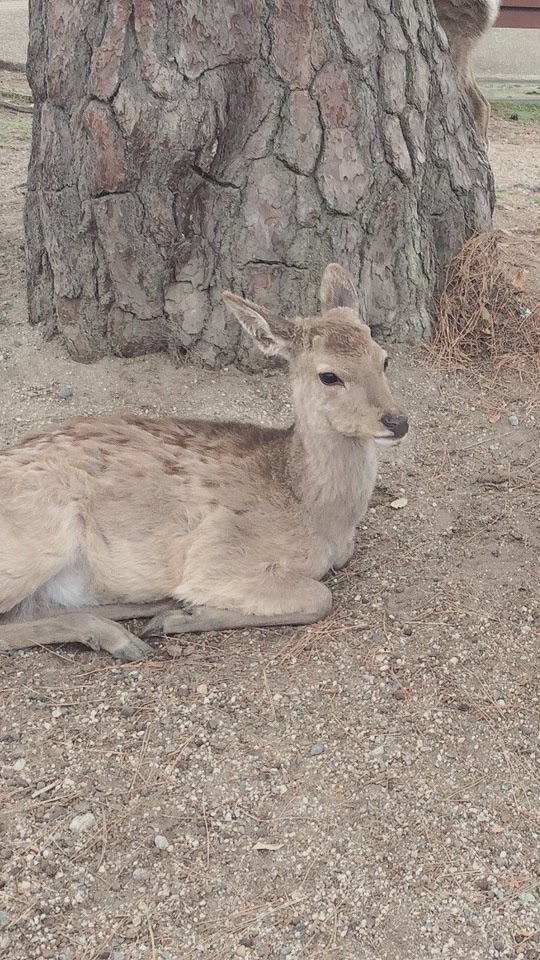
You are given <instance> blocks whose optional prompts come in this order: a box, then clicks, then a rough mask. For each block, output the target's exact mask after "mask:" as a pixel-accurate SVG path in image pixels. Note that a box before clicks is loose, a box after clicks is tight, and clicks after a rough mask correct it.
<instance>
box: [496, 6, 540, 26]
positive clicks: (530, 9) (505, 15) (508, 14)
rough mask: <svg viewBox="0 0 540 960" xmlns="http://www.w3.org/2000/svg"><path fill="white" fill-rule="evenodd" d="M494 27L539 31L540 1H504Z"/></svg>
mask: <svg viewBox="0 0 540 960" xmlns="http://www.w3.org/2000/svg"><path fill="white" fill-rule="evenodd" d="M495 26H496V27H532V28H535V29H536V30H540V0H505V2H504V3H501V9H500V13H499V16H498V18H497V21H496V23H495Z"/></svg>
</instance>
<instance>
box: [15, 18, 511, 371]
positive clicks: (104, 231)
mask: <svg viewBox="0 0 540 960" xmlns="http://www.w3.org/2000/svg"><path fill="white" fill-rule="evenodd" d="M28 69H29V78H30V83H31V86H32V90H33V93H34V98H35V103H36V114H35V125H34V133H33V142H32V156H31V162H30V171H29V179H28V198H27V206H26V234H27V250H28V292H29V310H30V319H31V321H32V322H34V323H37V322H39V323H41V324H43V326H44V329H45V332H46V334H47V335H49V336H50V335H53V334H55V333H59V334H60V335H61V337H62V338H63V339H64V341H65V343H66V346H67V349H68V350H69V352H70V353H71V354H72V356H74V357H76V358H77V359H80V360H92V359H94V358H96V357H98V356H100V355H103V354H104V353H107V352H114V353H117V354H122V355H133V354H137V353H143V352H147V351H152V350H159V349H168V350H169V351H170V352H171V353H172V354H173V355H176V356H187V357H190V358H196V359H199V360H201V361H203V362H205V363H207V364H210V365H212V366H219V365H221V364H225V363H230V362H231V361H238V362H241V363H244V364H246V365H247V366H250V365H251V366H253V365H254V363H255V360H254V354H253V353H252V352H251V350H250V347H249V346H248V345H247V343H246V342H245V341H244V339H243V338H242V337H241V336H240V333H239V330H238V325H237V324H235V323H234V322H231V321H230V320H229V319H228V318H227V316H226V314H225V310H224V308H223V305H222V303H221V300H220V293H221V291H222V289H223V288H230V289H232V290H234V291H236V292H238V293H242V294H244V295H245V296H248V297H250V298H252V299H254V300H257V301H259V302H261V303H264V304H266V305H272V304H274V305H279V309H280V310H281V311H283V312H286V313H288V314H295V313H297V312H301V311H307V310H311V309H313V308H314V307H315V306H316V300H317V288H318V279H319V274H320V271H321V268H322V266H323V264H324V263H326V262H327V261H330V260H337V261H339V262H341V263H342V264H343V265H344V266H347V267H348V268H349V269H350V270H351V272H352V273H353V275H355V276H356V277H358V278H359V283H360V288H361V291H362V296H363V298H364V301H365V306H366V308H367V310H368V312H369V317H370V319H371V322H372V325H373V326H374V328H375V330H376V331H377V332H378V333H379V334H382V335H383V336H386V337H389V338H395V337H400V336H401V337H403V336H404V335H408V334H414V335H425V334H426V333H427V332H428V331H429V326H430V314H431V305H432V296H433V291H434V285H435V282H436V278H437V275H438V273H439V271H440V268H441V265H443V264H445V263H446V262H447V261H448V259H449V257H451V256H452V255H453V254H454V253H455V252H456V251H457V249H458V248H459V247H460V245H461V244H462V243H463V242H464V241H465V239H467V238H468V237H469V236H470V235H471V234H472V233H473V232H474V231H475V230H478V229H484V228H486V227H487V226H488V225H489V223H490V220H491V204H492V181H491V172H490V168H489V164H488V161H487V156H486V153H485V148H484V146H483V144H482V143H480V141H479V140H478V138H477V135H476V133H475V131H474V129H473V125H472V122H471V119H470V116H469V114H468V111H467V107H466V105H465V104H464V103H463V101H462V100H461V98H460V95H459V93H458V91H457V88H456V83H455V78H454V75H453V72H452V67H451V65H450V62H449V59H448V54H447V42H446V37H445V36H444V34H443V32H442V30H441V28H440V27H439V25H438V21H437V20H436V17H435V15H434V13H433V8H432V5H431V3H430V0H400V2H397V0H294V2H293V0H214V2H213V3H212V4H209V3H208V2H207V0H183V2H181V3H180V2H177V0H109V2H107V3H103V2H101V0H30V48H29V68H28Z"/></svg>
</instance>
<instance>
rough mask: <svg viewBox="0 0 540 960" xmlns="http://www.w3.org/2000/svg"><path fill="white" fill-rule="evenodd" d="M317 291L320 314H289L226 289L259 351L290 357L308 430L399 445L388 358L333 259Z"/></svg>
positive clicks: (399, 420)
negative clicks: (275, 311)
mask: <svg viewBox="0 0 540 960" xmlns="http://www.w3.org/2000/svg"><path fill="white" fill-rule="evenodd" d="M320 297H321V311H322V312H321V314H320V315H319V316H313V317H297V318H296V319H294V320H287V319H285V318H282V317H279V316H275V315H273V314H271V313H270V312H269V311H268V310H266V309H265V308H263V307H259V306H257V305H256V304H255V303H251V302H250V301H249V300H244V299H243V298H242V297H237V296H236V295H235V294H233V293H228V292H227V293H224V294H223V298H224V300H225V303H226V304H227V306H228V307H229V308H230V309H231V310H232V311H233V313H234V314H235V315H236V316H237V318H238V320H239V321H240V323H241V324H242V326H243V327H244V328H245V329H246V330H247V331H248V333H250V334H251V336H252V337H254V339H255V340H256V341H257V343H258V345H259V347H260V349H261V350H262V351H263V353H266V354H268V355H277V354H279V355H280V356H283V357H286V358H287V360H288V361H289V365H290V368H291V374H292V382H293V390H294V399H295V407H296V413H297V417H298V418H299V420H300V421H302V422H303V423H304V424H305V425H306V426H307V427H308V428H309V429H310V430H311V431H313V432H315V433H327V432H329V431H335V432H337V433H340V434H343V435H346V436H350V437H372V438H373V439H374V440H375V441H376V442H377V443H380V444H388V445H393V444H396V443H398V442H399V441H400V440H402V439H403V437H404V436H405V434H406V433H407V431H408V429H409V424H408V420H407V417H406V416H405V414H404V413H403V412H402V411H401V410H400V409H399V407H398V406H396V404H395V402H394V400H393V398H392V394H391V392H390V388H389V386H388V382H387V379H386V368H387V365H388V357H387V355H386V352H385V351H384V350H383V349H382V347H380V346H379V344H378V343H376V342H375V340H373V338H372V336H371V331H370V329H369V327H368V326H367V324H365V323H363V322H362V320H361V319H360V307H359V300H358V295H357V293H356V290H355V287H354V284H353V282H352V280H351V278H350V277H349V275H348V273H346V271H345V270H343V269H342V267H340V266H339V265H338V264H336V263H331V264H329V265H328V266H327V267H326V270H325V271H324V274H323V278H322V281H321V291H320Z"/></svg>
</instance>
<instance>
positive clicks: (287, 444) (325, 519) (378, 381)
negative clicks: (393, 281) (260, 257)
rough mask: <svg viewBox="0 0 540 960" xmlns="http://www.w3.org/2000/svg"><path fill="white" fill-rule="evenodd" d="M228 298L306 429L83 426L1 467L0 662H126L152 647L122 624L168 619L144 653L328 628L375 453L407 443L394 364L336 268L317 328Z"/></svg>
mask: <svg viewBox="0 0 540 960" xmlns="http://www.w3.org/2000/svg"><path fill="white" fill-rule="evenodd" d="M224 299H225V302H226V304H227V306H228V307H229V308H230V309H231V310H232V312H233V313H234V314H235V315H236V317H237V318H238V320H239V321H240V323H241V324H242V325H243V326H244V327H245V329H246V330H247V331H248V332H249V333H250V334H251V336H252V337H254V338H255V340H256V341H257V344H258V345H259V347H260V348H261V350H262V351H263V352H264V353H266V354H270V355H271V354H280V355H281V356H283V357H286V358H287V360H288V361H289V365H290V370H291V373H292V385H293V394H294V410H295V422H294V425H293V426H291V427H289V428H287V429H282V430H278V429H270V428H263V427H258V426H254V425H252V424H248V423H220V422H206V421H194V420H176V419H164V420H151V419H146V418H143V417H137V416H132V415H128V416H119V417H89V418H77V419H75V420H72V421H71V422H69V423H67V424H66V425H65V426H56V427H51V428H49V429H46V430H44V431H42V432H40V433H37V434H35V435H33V436H30V437H27V438H26V439H24V440H23V441H22V442H21V443H19V444H18V445H17V446H15V447H13V448H10V449H7V450H3V451H2V452H1V453H0V620H1V621H2V626H0V650H4V651H5V650H14V649H17V648H22V647H28V646H33V645H36V644H37V645H41V644H52V643H61V642H65V641H75V642H81V643H84V644H87V645H89V646H92V647H93V648H94V649H99V648H100V647H102V648H104V649H106V650H108V651H109V652H110V653H112V654H114V655H115V656H118V657H120V658H123V659H125V660H130V659H136V658H137V657H139V656H141V655H142V654H144V653H145V652H147V651H148V650H150V647H149V646H148V645H147V644H146V643H145V642H144V640H141V639H139V638H138V637H135V636H133V635H132V634H131V633H129V632H128V631H127V630H126V629H125V628H124V627H123V626H120V625H119V624H118V623H116V622H114V621H117V620H127V619H131V618H136V617H144V616H149V615H152V614H157V615H156V616H155V617H154V619H153V620H152V621H151V623H150V624H149V626H148V628H147V629H146V630H145V631H144V633H143V637H147V636H156V635H161V634H163V633H165V634H182V633H187V632H190V631H195V632H201V631H206V630H220V629H229V628H236V627H249V626H254V627H256V626H273V625H277V624H306V623H311V622H313V621H315V620H317V619H319V618H320V617H323V616H325V615H326V614H327V613H328V612H329V610H330V607H331V593H330V590H329V589H328V587H326V586H325V585H324V584H322V583H320V578H321V577H322V576H323V575H324V574H325V573H326V572H327V571H328V570H329V569H330V568H339V567H342V566H343V565H344V564H345V563H347V561H348V560H349V559H350V557H351V555H352V553H353V549H354V536H355V528H356V525H357V523H358V522H359V520H360V518H361V517H362V515H363V514H364V513H365V511H366V509H367V505H368V501H369V498H370V496H371V493H372V490H373V486H374V484H375V476H376V469H377V464H376V452H375V445H376V444H396V443H398V442H399V441H400V440H401V439H402V438H403V437H404V436H405V434H406V433H407V430H408V422H407V418H406V417H405V416H404V415H403V413H401V412H400V410H399V409H398V408H397V407H396V405H395V403H394V401H393V399H392V396H391V394H390V390H389V388H388V384H387V381H386V376H385V370H386V366H387V362H388V361H387V357H386V354H385V352H384V350H383V349H382V348H381V347H380V346H378V344H377V343H375V341H374V340H372V338H371V334H370V331H369V328H368V327H367V326H366V325H365V324H364V323H363V322H361V320H360V319H359V303H358V297H357V294H356V291H355V288H354V286H353V284H352V281H351V280H350V278H349V276H348V274H347V273H345V271H344V270H342V269H341V267H339V266H337V264H330V265H329V266H328V267H327V268H326V270H325V272H324V275H323V278H322V283H321V304H322V315H321V316H310V317H304V318H298V319H296V320H294V321H290V320H285V319H283V318H282V317H277V316H273V315H271V314H270V313H269V312H268V311H267V310H265V309H263V308H262V307H258V306H256V304H254V303H250V302H249V301H248V300H244V299H242V298H241V297H238V296H235V295H234V294H232V293H225V294H224ZM175 603H176V604H180V605H182V606H178V605H177V606H175ZM2 615H3V616H2ZM36 617H38V618H39V619H36ZM21 621H22V622H21ZM29 621H30V622H29Z"/></svg>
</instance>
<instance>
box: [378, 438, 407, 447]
mask: <svg viewBox="0 0 540 960" xmlns="http://www.w3.org/2000/svg"><path fill="white" fill-rule="evenodd" d="M373 439H374V441H375V443H376V444H377V446H378V447H397V446H398V444H400V443H401V441H402V439H403V438H402V437H373Z"/></svg>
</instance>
